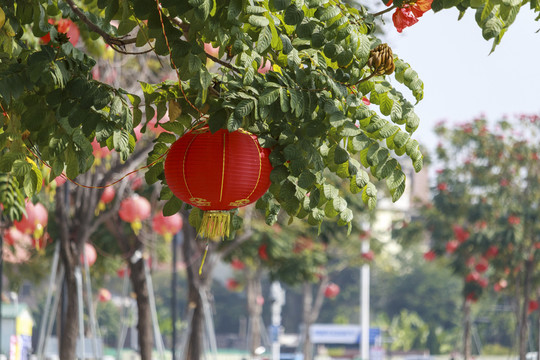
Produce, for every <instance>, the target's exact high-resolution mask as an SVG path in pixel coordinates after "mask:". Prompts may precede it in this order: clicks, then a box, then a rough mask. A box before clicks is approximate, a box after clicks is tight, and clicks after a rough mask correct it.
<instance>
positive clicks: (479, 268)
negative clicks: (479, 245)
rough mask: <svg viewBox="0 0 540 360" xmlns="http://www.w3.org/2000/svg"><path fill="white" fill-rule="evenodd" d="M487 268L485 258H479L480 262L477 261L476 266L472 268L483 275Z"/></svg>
mask: <svg viewBox="0 0 540 360" xmlns="http://www.w3.org/2000/svg"><path fill="white" fill-rule="evenodd" d="M488 267H489V262H488V261H487V259H486V258H480V260H478V263H477V264H476V266H475V267H474V268H475V269H476V271H478V272H479V273H484V272H486V271H487V269H488Z"/></svg>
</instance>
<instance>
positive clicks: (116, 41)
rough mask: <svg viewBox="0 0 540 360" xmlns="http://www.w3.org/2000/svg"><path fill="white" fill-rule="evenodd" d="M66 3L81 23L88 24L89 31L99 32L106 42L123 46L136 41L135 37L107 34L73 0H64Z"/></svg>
mask: <svg viewBox="0 0 540 360" xmlns="http://www.w3.org/2000/svg"><path fill="white" fill-rule="evenodd" d="M66 3H67V4H68V5H69V7H70V8H71V10H72V11H73V12H74V13H75V15H77V17H78V18H79V19H80V20H81V21H82V22H83V23H85V24H86V26H88V29H90V31H93V32H95V33H96V34H99V35H100V36H101V37H102V38H103V40H105V42H106V43H107V44H109V45H116V46H125V45H127V44H135V42H136V41H137V39H136V38H129V39H121V38H117V37H114V36H111V35H109V34H108V33H106V32H105V31H104V30H103V29H101V28H100V27H99V26H97V25H96V24H94V23H93V22H92V21H90V19H88V17H87V16H86V15H85V14H84V12H82V11H81V9H79V8H78V7H77V5H75V3H74V2H73V0H66Z"/></svg>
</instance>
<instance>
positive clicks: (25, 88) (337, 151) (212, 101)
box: [0, 0, 423, 225]
mask: <svg viewBox="0 0 540 360" xmlns="http://www.w3.org/2000/svg"><path fill="white" fill-rule="evenodd" d="M3 17H4V19H3V21H2V22H0V46H1V47H2V50H3V51H2V54H3V55H2V57H0V103H1V104H2V107H3V109H4V110H5V113H4V115H3V116H2V117H0V121H1V125H2V128H1V130H0V151H1V153H2V161H1V162H0V171H1V172H3V173H6V174H11V175H12V176H11V177H10V181H11V182H12V185H13V186H15V187H16V188H20V189H21V191H22V192H24V194H25V195H26V196H31V195H33V194H34V193H36V192H38V191H39V187H40V184H41V181H40V179H38V175H37V173H38V172H39V171H38V170H36V169H35V168H34V165H33V164H32V162H31V161H30V159H32V158H34V159H35V157H34V156H39V158H40V159H41V160H43V161H44V162H45V163H47V164H50V166H51V168H52V171H51V175H50V176H51V177H55V176H57V175H59V174H60V173H61V172H65V174H66V175H67V176H68V177H69V178H75V177H76V176H77V175H79V174H81V173H84V172H85V171H87V170H88V169H89V168H90V167H91V165H92V163H93V162H94V160H95V159H94V157H93V155H92V147H91V142H92V141H93V140H94V139H96V140H97V141H98V142H99V143H100V144H102V145H106V146H107V147H108V148H109V149H113V148H114V149H115V150H116V151H117V152H118V153H119V154H121V156H122V158H123V159H127V157H129V156H130V154H131V153H132V151H133V149H134V146H135V142H136V137H135V133H134V128H135V127H137V126H138V125H140V124H142V125H143V131H144V130H145V126H146V123H147V121H149V120H151V119H152V118H153V117H154V116H156V117H157V119H158V121H159V120H162V119H163V118H164V116H165V115H168V118H169V120H162V123H161V125H162V127H163V128H165V129H166V130H167V131H168V133H164V134H161V135H160V136H159V137H158V138H157V140H156V142H155V146H154V149H153V150H152V152H151V153H150V154H149V156H148V164H151V166H150V168H149V170H148V172H147V173H146V180H147V182H148V183H150V184H151V183H154V182H157V181H161V182H162V183H163V185H165V187H164V189H163V191H162V193H161V197H162V199H164V200H168V203H167V205H166V209H167V212H168V213H173V212H175V211H177V210H178V209H179V208H180V206H181V201H179V199H177V198H175V197H174V196H173V194H172V193H171V192H170V190H169V189H168V188H167V187H166V184H165V179H164V174H163V157H162V155H164V154H165V153H166V151H167V149H168V147H169V146H170V144H171V143H172V142H174V141H175V140H176V138H177V136H181V135H182V134H183V133H184V132H185V131H186V130H187V129H190V128H191V127H192V126H194V124H198V123H199V122H203V121H204V122H207V123H208V125H209V126H210V129H211V130H212V131H216V130H218V129H220V128H226V129H228V130H230V131H233V130H236V129H239V128H244V129H247V130H249V131H251V132H253V133H255V134H257V135H258V136H259V141H260V142H261V144H262V145H263V146H264V147H269V148H272V153H271V156H270V159H271V162H272V165H273V167H274V170H273V171H272V173H271V180H272V185H271V187H270V191H269V192H268V193H267V194H266V195H265V196H263V198H262V199H261V200H259V202H258V204H257V206H258V207H259V208H260V209H261V210H263V211H264V212H265V214H266V221H267V222H268V223H270V224H271V223H273V222H274V221H275V220H276V216H277V213H278V212H279V210H280V209H281V208H283V209H284V210H285V211H286V212H287V213H288V214H289V215H290V216H291V218H292V217H297V218H306V219H307V221H308V222H309V223H310V224H312V225H320V224H321V222H322V220H323V219H324V218H325V217H329V218H337V219H339V223H340V224H342V225H344V224H350V223H351V221H352V219H353V213H352V210H351V209H350V208H349V206H348V204H347V202H346V201H345V199H344V197H343V193H342V192H341V191H339V190H338V189H337V188H336V187H335V186H333V185H332V184H331V183H329V182H327V177H328V174H329V172H330V173H335V174H337V175H338V176H339V177H341V178H343V179H347V180H348V181H349V189H348V191H350V192H352V193H355V194H360V195H361V198H362V200H363V201H364V202H365V203H366V204H368V205H369V206H370V207H373V206H375V203H376V197H377V192H376V188H375V185H374V183H373V182H374V181H375V180H385V181H386V184H387V186H388V188H389V191H390V193H391V196H392V198H393V199H394V200H397V199H398V198H399V197H400V196H401V194H402V193H403V191H404V188H405V175H404V173H403V171H402V169H401V165H400V163H399V162H398V158H399V157H400V156H406V157H408V158H410V159H411V161H412V163H413V165H414V168H415V169H416V170H417V171H418V170H420V168H421V167H422V154H421V152H420V150H419V144H418V142H417V141H416V140H414V139H413V138H412V137H411V136H412V134H413V132H414V131H415V130H416V128H417V127H418V125H419V118H418V116H417V115H416V114H415V113H414V108H413V103H412V102H411V101H410V100H408V99H407V97H411V96H412V98H414V100H415V101H419V100H421V99H422V97H423V83H422V81H421V80H420V79H419V78H418V75H417V73H416V72H415V71H414V70H412V69H411V68H410V66H409V65H408V64H407V63H406V62H405V61H403V60H402V59H400V58H398V57H397V56H395V55H393V54H392V52H391V51H390V50H389V49H388V50H386V51H384V52H382V51H381V52H377V51H378V50H377V51H373V50H374V49H375V48H377V49H382V48H384V45H383V47H380V46H379V45H381V41H380V39H378V38H377V36H376V35H375V34H374V30H375V28H376V26H375V23H374V19H373V16H372V15H371V14H369V13H368V12H367V10H366V9H365V8H364V7H362V6H360V8H359V9H356V8H352V7H350V6H349V5H347V4H344V3H341V2H340V1H335V0H332V1H328V0H309V1H303V0H298V1H290V0H273V1H242V0H229V1H210V0H199V1H193V0H190V1H176V0H175V1H172V0H161V1H159V0H157V1H152V0H124V1H119V0H113V1H103V0H98V1H90V0H89V1H79V2H74V1H73V0H65V1H55V0H52V1H51V0H48V1H13V0H8V1H7V2H6V5H5V6H4V7H3ZM61 18H62V19H70V20H71V21H73V22H74V23H75V24H76V26H77V27H78V28H79V30H80V32H81V38H82V39H84V44H85V46H80V45H79V46H77V47H74V46H73V45H72V44H71V43H70V42H69V41H67V38H66V36H65V34H63V33H61V32H60V27H59V26H55V25H54V24H55V23H57V22H58V20H60V19H61ZM113 20H114V21H113ZM47 33H50V38H51V41H50V42H49V43H47V44H44V43H43V41H40V40H39V38H40V37H42V36H45V35H46V34H47ZM98 42H105V43H107V44H108V45H109V46H111V47H112V48H113V49H115V50H117V51H119V52H124V53H136V54H140V53H143V52H145V51H150V52H154V53H155V54H156V55H159V56H165V57H166V59H168V60H169V61H170V64H171V66H172V67H173V68H174V69H175V70H176V72H177V74H178V80H177V81H172V80H168V81H164V82H161V83H157V84H148V83H142V82H141V93H140V94H129V93H127V92H126V91H124V90H122V89H120V88H115V87H113V86H111V85H108V84H105V83H102V82H99V81H97V80H96V79H93V77H92V74H91V69H92V67H93V65H94V63H95V61H94V60H93V59H92V58H91V56H90V55H89V53H88V51H87V50H85V49H91V48H95V47H96V43H98ZM205 43H209V44H212V45H213V46H214V47H218V46H219V54H218V55H216V56H213V55H210V54H207V53H206V52H205V51H204V44H205ZM378 46H379V47H378ZM133 56H141V55H133ZM370 58H372V60H371V61H369V62H368V60H370ZM209 59H211V60H213V61H214V62H215V63H217V64H218V66H214V67H212V66H208V63H207V62H208V60H209ZM267 60H269V61H270V63H271V67H272V69H271V70H270V71H269V72H267V73H262V71H261V72H260V71H259V69H260V68H261V66H262V65H264V64H266V61H267ZM164 62H166V60H165V61H164ZM381 62H382V63H381ZM383 68H384V69H383ZM381 69H383V70H381ZM394 69H395V71H392V70H394ZM384 73H386V74H387V75H385V74H384ZM394 79H395V80H396V81H397V82H399V83H402V84H404V85H405V86H406V87H407V88H408V89H409V90H410V93H409V94H406V96H405V95H403V94H402V93H401V92H400V91H398V90H396V89H395V88H394V85H393V81H394ZM368 100H369V101H370V102H371V104H370V105H366V104H367V103H369V101H368ZM29 150H32V152H30V151H29ZM34 162H35V163H37V164H39V161H37V160H36V159H35V160H34ZM33 174H34V175H33ZM38 180H39V181H38ZM2 201H5V206H6V207H7V208H12V204H14V203H15V201H13V200H11V199H2ZM193 218H195V217H193ZM194 221H195V222H196V219H194Z"/></svg>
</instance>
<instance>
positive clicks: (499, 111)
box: [384, 5, 540, 150]
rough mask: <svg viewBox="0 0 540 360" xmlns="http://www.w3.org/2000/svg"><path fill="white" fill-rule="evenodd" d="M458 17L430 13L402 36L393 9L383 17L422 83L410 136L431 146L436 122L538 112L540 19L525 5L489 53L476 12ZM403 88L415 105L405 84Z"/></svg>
mask: <svg viewBox="0 0 540 360" xmlns="http://www.w3.org/2000/svg"><path fill="white" fill-rule="evenodd" d="M457 17H458V11H457V10H456V9H449V10H443V11H440V12H438V13H433V12H432V11H430V12H428V13H426V14H424V16H423V17H422V18H420V19H419V22H418V23H416V24H415V25H413V26H412V27H409V28H406V29H404V30H403V32H402V33H401V34H399V33H398V32H397V31H396V30H395V28H394V26H393V24H392V20H391V13H390V14H387V15H385V18H384V20H385V31H386V34H387V35H386V41H387V42H388V44H389V45H390V46H391V48H392V50H393V52H394V53H396V54H397V55H398V56H399V57H400V58H401V59H403V60H405V61H406V62H408V63H409V64H410V65H411V67H412V68H413V69H414V70H415V71H416V72H417V73H418V74H419V76H420V78H421V79H422V80H423V82H424V99H423V100H422V101H420V102H419V103H418V104H417V105H416V106H415V111H416V113H417V114H418V116H419V117H420V126H419V128H418V130H417V131H416V133H415V136H414V138H415V139H417V140H418V141H419V142H420V143H422V144H424V145H425V146H427V147H428V149H430V150H433V149H434V148H435V146H436V145H437V140H436V138H435V135H434V134H433V132H432V129H433V126H434V125H435V123H437V122H438V121H441V120H444V121H449V122H451V123H461V122H464V121H469V120H472V119H474V118H475V117H477V116H478V115H480V114H485V115H487V117H488V119H489V120H492V121H496V120H499V119H500V118H501V117H502V116H504V115H509V116H511V115H514V114H519V113H540V32H539V33H536V31H537V30H538V29H540V21H535V20H534V19H535V16H534V13H533V12H532V10H530V9H529V8H528V5H527V6H525V7H523V8H522V9H521V11H520V13H519V14H518V17H517V19H516V21H515V22H514V24H512V26H511V27H510V28H509V30H508V31H507V32H506V34H505V35H504V36H503V38H502V41H501V43H500V44H499V45H498V46H497V48H496V49H495V51H494V52H493V53H492V54H490V51H491V47H492V41H486V40H484V38H483V37H482V31H481V29H480V27H479V26H478V25H477V24H476V22H475V20H474V12H473V11H471V10H469V11H468V13H466V15H465V17H464V18H463V19H462V20H460V21H458V20H457ZM401 91H402V92H403V93H404V95H405V96H406V97H407V98H408V99H409V100H410V101H412V102H413V103H414V97H412V95H411V94H410V92H408V90H407V89H406V88H403V90H401ZM407 92H408V93H407Z"/></svg>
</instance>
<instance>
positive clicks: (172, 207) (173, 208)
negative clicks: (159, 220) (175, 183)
mask: <svg viewBox="0 0 540 360" xmlns="http://www.w3.org/2000/svg"><path fill="white" fill-rule="evenodd" d="M182 204H183V201H182V200H180V199H179V198H177V197H176V196H173V197H172V198H170V200H169V201H167V202H166V203H165V205H163V215H164V216H171V215H174V214H176V213H178V212H179V211H180V209H181V208H182ZM190 216H191V215H190Z"/></svg>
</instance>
